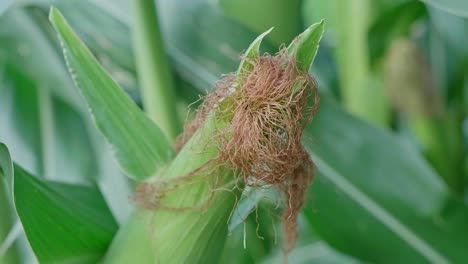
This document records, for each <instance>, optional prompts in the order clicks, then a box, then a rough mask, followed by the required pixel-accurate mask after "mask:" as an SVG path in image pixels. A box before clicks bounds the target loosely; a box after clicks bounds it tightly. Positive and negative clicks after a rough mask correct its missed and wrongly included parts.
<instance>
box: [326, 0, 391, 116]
mask: <svg viewBox="0 0 468 264" xmlns="http://www.w3.org/2000/svg"><path fill="white" fill-rule="evenodd" d="M338 2H339V1H338ZM344 2H345V3H341V2H340V4H337V5H336V7H337V8H336V10H335V12H336V18H337V19H338V20H337V21H336V29H337V32H336V33H337V48H336V56H337V60H338V66H339V71H340V79H341V92H342V96H343V102H344V104H345V106H346V108H347V109H348V110H349V111H350V112H352V113H354V114H356V115H358V116H360V117H362V118H364V119H366V120H368V121H371V122H373V123H375V124H380V125H385V124H386V123H387V122H388V107H387V105H386V103H385V96H384V92H383V85H379V83H376V82H373V80H372V79H371V78H369V77H370V76H371V71H370V66H369V58H368V47H367V31H368V26H369V12H370V6H369V5H370V3H369V1H368V0H358V1H344Z"/></svg>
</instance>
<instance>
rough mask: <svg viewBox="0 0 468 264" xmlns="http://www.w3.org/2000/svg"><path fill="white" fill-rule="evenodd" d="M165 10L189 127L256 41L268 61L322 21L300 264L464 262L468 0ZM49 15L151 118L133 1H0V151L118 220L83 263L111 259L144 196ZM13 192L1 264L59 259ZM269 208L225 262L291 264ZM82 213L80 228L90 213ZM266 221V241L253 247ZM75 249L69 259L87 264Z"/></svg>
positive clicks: (250, 3)
mask: <svg viewBox="0 0 468 264" xmlns="http://www.w3.org/2000/svg"><path fill="white" fill-rule="evenodd" d="M156 3H157V12H158V16H159V17H158V18H159V21H160V24H161V31H162V36H163V40H164V44H165V51H166V53H167V55H168V57H169V61H170V66H171V70H172V73H173V77H174V80H175V87H177V90H176V95H177V109H178V113H177V117H178V119H179V121H180V127H182V124H183V122H184V120H186V119H187V107H188V106H189V104H190V103H192V102H194V101H195V100H197V99H198V95H199V94H203V93H205V92H206V91H207V90H209V89H210V88H211V87H213V83H214V82H215V81H216V80H217V79H219V78H220V77H221V74H223V73H228V72H232V71H234V70H236V67H237V65H238V63H239V55H240V54H241V52H242V51H244V50H245V49H246V48H247V47H248V45H249V44H250V43H251V42H252V40H253V39H255V37H256V36H257V35H258V34H260V33H261V32H263V31H265V30H266V29H268V28H270V27H271V26H274V27H275V29H274V31H273V32H272V34H271V35H269V36H268V38H267V41H265V42H264V43H263V44H262V50H263V51H265V52H270V53H274V52H276V51H277V50H278V47H279V45H281V44H282V43H289V42H290V41H291V40H292V39H293V38H294V36H296V35H297V34H299V33H300V32H302V30H304V29H305V28H306V27H307V26H309V25H310V24H312V23H314V22H317V21H319V20H321V19H323V18H324V19H325V21H326V28H325V30H326V31H325V35H324V38H323V40H322V42H321V45H320V48H319V51H318V54H317V57H316V60H315V62H314V65H313V67H312V69H311V74H313V76H314V77H315V78H316V79H317V81H318V84H319V90H320V93H321V97H322V110H321V112H320V113H319V114H318V115H317V117H316V118H315V119H314V120H313V122H312V123H311V125H310V126H309V127H308V128H307V129H306V133H305V137H304V144H305V145H306V147H307V149H308V150H309V151H310V152H311V155H312V158H313V160H314V162H315V163H316V165H317V167H318V173H317V175H316V178H315V181H314V184H313V186H312V187H311V190H310V195H309V199H308V203H307V205H306V208H305V209H304V211H303V214H302V216H301V219H300V228H301V232H300V236H299V242H298V245H297V246H296V248H295V249H294V250H293V252H292V253H291V254H290V256H289V261H290V263H363V262H364V263H466V261H467V259H468V192H467V191H468V188H467V186H468V155H467V154H468V118H467V113H468V88H467V87H468V44H467V43H468V2H467V1H464V0H438V1H436V0H425V1H416V0H414V1H410V0H373V1H371V0H274V1H272V0H218V1H213V0H158V1H156ZM51 4H53V5H54V6H56V7H57V8H58V9H60V10H61V11H62V12H63V14H64V16H65V17H66V18H67V20H68V21H69V23H70V24H71V26H72V27H73V29H74V30H75V31H76V32H77V34H78V35H79V36H80V37H81V38H82V40H83V41H84V42H85V43H86V44H87V45H88V47H90V49H91V50H92V52H93V53H94V54H95V56H96V57H97V59H98V60H99V61H100V63H101V64H102V65H103V66H104V67H105V69H106V70H107V71H108V72H109V73H110V74H111V75H112V77H113V78H114V80H116V81H117V82H118V83H119V84H120V85H121V86H122V87H123V88H124V89H125V91H126V92H127V93H128V94H129V95H130V96H131V97H132V98H133V99H134V100H135V101H136V102H137V103H138V104H140V105H141V101H142V99H141V96H140V92H139V85H138V83H137V82H138V81H137V76H136V70H135V62H134V56H133V50H132V38H131V35H132V33H131V26H132V21H133V20H132V19H133V18H132V13H131V12H130V11H129V10H130V7H129V4H130V2H129V1H125V0H75V1H72V0H68V1H65V0H10V1H8V0H7V1H5V0H0V142H3V143H5V144H6V145H7V146H8V147H9V149H10V151H11V153H12V157H13V160H14V161H15V163H17V164H18V165H20V166H21V167H23V168H25V169H26V170H27V171H29V172H30V173H32V174H35V175H38V177H40V178H41V179H43V180H45V181H47V182H61V183H67V184H69V185H80V186H93V188H94V186H96V187H97V193H98V194H99V195H102V198H101V197H99V198H97V199H101V200H103V201H102V204H100V205H99V206H102V207H103V208H107V207H108V208H109V210H110V216H109V217H110V218H109V225H111V227H109V228H110V231H109V232H110V235H109V236H105V237H104V238H103V239H102V241H100V242H99V243H98V244H96V248H92V246H90V247H87V248H86V249H82V250H83V252H87V251H92V252H94V253H95V254H97V255H99V256H102V255H103V254H105V249H106V247H107V245H108V244H109V243H110V242H111V239H112V234H113V233H114V232H115V231H116V229H117V225H116V224H115V223H118V224H121V223H122V222H123V221H124V220H125V219H126V217H127V216H128V214H129V212H130V210H131V207H132V205H131V203H130V199H129V197H130V196H131V193H132V189H133V186H134V183H133V182H131V181H130V180H128V179H127V178H126V177H125V176H124V175H123V174H122V173H121V172H120V170H119V168H118V166H117V165H116V162H115V161H114V158H113V157H112V153H111V150H110V147H109V145H108V144H107V143H106V142H105V141H104V140H103V138H102V137H101V136H100V135H99V134H98V132H97V130H96V129H95V127H94V125H93V124H92V122H91V119H90V118H89V115H88V113H87V109H86V107H85V104H84V102H83V100H82V98H81V97H80V96H79V95H78V93H77V90H76V89H75V87H74V84H73V82H72V80H71V78H70V76H69V74H68V71H67V68H66V65H65V62H64V60H63V56H62V51H61V47H60V43H59V42H58V39H57V37H56V34H55V32H54V31H53V29H52V26H51V25H50V23H49V21H48V20H47V12H48V10H49V7H50V5H51ZM2 184H3V182H2ZM4 187H5V186H2V188H0V263H34V262H36V261H37V259H36V256H37V255H38V253H37V250H47V251H48V252H52V253H50V254H53V252H56V251H57V252H60V250H61V248H60V247H58V248H54V247H48V248H47V247H41V246H40V245H35V244H34V243H39V244H40V243H41V241H42V240H41V239H40V238H41V236H43V237H47V235H48V234H47V230H48V229H49V228H50V227H49V226H47V223H49V224H50V222H47V221H37V224H36V225H35V228H37V229H38V230H43V231H44V232H43V233H42V234H38V235H37V236H38V238H39V240H37V239H32V238H31V235H28V232H27V231H28V230H23V229H24V228H23V226H22V224H21V223H20V222H19V220H18V218H17V216H16V213H15V211H14V209H13V207H12V203H11V202H10V199H8V194H7V193H8V191H7V190H6V189H7V187H5V188H4ZM24 188H25V191H24V194H22V195H24V200H25V201H26V200H27V199H32V198H31V197H34V196H33V195H32V194H33V193H35V191H37V190H38V187H37V186H35V185H34V184H32V183H25V187H24ZM28 188H30V189H28ZM39 189H40V188H39ZM51 190H53V188H51ZM51 193H54V195H55V194H57V193H56V192H51ZM59 194H60V193H59ZM61 195H62V194H60V195H57V197H59V198H60V197H62V196H61ZM260 195H262V194H260ZM46 197H48V198H50V199H51V200H54V199H59V198H56V197H55V196H54V197H55V198H54V197H52V196H46ZM51 197H52V198H51ZM72 197H74V196H72ZM77 197H78V199H76V200H73V201H71V202H70V201H65V200H66V199H65V200H64V202H70V204H69V206H73V202H75V203H79V202H80V201H79V200H80V199H79V196H77ZM250 197H252V196H250ZM20 198H21V197H20ZM62 198H63V197H62ZM45 201H47V200H45ZM56 202H57V201H56ZM264 202H265V201H262V202H260V207H259V208H260V209H259V212H258V214H259V215H260V217H258V216H256V214H255V213H254V214H250V215H249V213H250V212H251V209H252V208H253V207H254V206H255V204H256V203H257V201H256V199H245V201H244V202H243V203H242V204H241V207H240V208H239V209H238V211H239V214H238V215H239V217H237V218H236V217H235V218H234V219H232V221H231V223H230V230H231V233H232V234H231V235H230V236H229V237H228V241H227V244H226V246H225V249H224V252H223V257H222V260H221V263H281V262H282V253H281V246H280V243H274V241H275V240H276V236H277V235H275V233H274V232H273V230H274V228H273V227H272V226H277V225H278V223H277V222H275V221H276V220H275V221H274V222H273V223H272V221H271V219H270V217H268V213H267V212H265V211H263V209H262V208H263V207H262V203H264ZM57 203H60V201H58V202H57ZM25 206H26V208H30V210H31V212H33V211H34V210H36V212H39V211H40V212H42V213H37V214H32V213H31V216H30V217H31V218H32V219H36V218H43V217H45V218H47V217H53V215H48V213H49V212H47V204H41V205H37V204H34V203H26V205H25ZM17 207H18V205H17ZM43 207H44V208H45V209H44V208H43ZM76 208H77V209H76V210H78V211H77V212H76V213H78V214H79V213H80V211H79V210H80V209H79V208H81V207H80V206H78V205H77V207H76ZM17 209H18V208H17ZM106 217H107V216H106ZM243 218H245V219H246V220H245V221H242V219H243ZM241 222H244V223H243V224H242V223H241ZM35 223H36V222H35ZM41 223H42V224H41ZM258 223H259V227H260V233H261V235H262V236H263V237H265V239H264V240H262V239H260V238H259V237H258V236H257V232H256V229H257V225H258ZM114 225H115V226H114ZM77 228H78V227H77ZM278 228H279V227H278ZM25 231H26V235H27V236H25ZM51 239H52V238H51ZM278 240H280V238H278ZM28 241H29V242H28ZM244 241H245V242H244ZM29 243H31V245H29ZM67 243H71V245H70V247H72V244H73V242H70V241H69V239H64V240H63V241H58V242H57V243H56V244H58V245H60V244H62V245H61V246H64V245H65V247H66V246H67ZM244 243H245V244H246V248H244ZM90 244H92V245H95V244H93V243H90ZM31 248H32V249H33V250H34V252H35V253H33V251H32V250H31ZM38 248H43V249H38ZM80 250H81V249H76V250H75V249H74V250H72V251H71V252H72V253H70V254H75V255H73V256H72V255H67V257H68V258H72V257H76V259H78V257H79V256H80V252H81V251H80ZM57 254H59V253H57ZM78 262H79V261H78Z"/></svg>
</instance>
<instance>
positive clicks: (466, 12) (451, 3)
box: [421, 0, 468, 17]
mask: <svg viewBox="0 0 468 264" xmlns="http://www.w3.org/2000/svg"><path fill="white" fill-rule="evenodd" d="M421 1H423V2H424V3H426V4H428V5H431V6H433V7H436V8H439V9H442V10H444V11H446V12H449V13H452V14H455V15H457V16H462V17H468V2H467V1H465V0H421Z"/></svg>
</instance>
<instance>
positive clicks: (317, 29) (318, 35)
mask: <svg viewBox="0 0 468 264" xmlns="http://www.w3.org/2000/svg"><path fill="white" fill-rule="evenodd" d="M324 32H325V21H324V20H322V21H320V22H318V23H315V24H312V25H310V26H309V27H308V28H307V29H306V30H305V31H304V32H302V33H301V34H300V35H299V36H297V37H296V38H295V39H294V40H293V41H292V42H291V44H289V46H288V54H289V55H290V56H292V57H294V58H295V59H296V62H297V65H298V67H299V69H301V70H303V71H305V72H308V71H309V69H310V67H311V66H312V63H313V62H314V59H315V55H317V51H318V48H319V42H320V40H321V39H322V36H323V33H324Z"/></svg>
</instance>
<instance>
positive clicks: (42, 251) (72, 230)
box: [13, 166, 117, 263]
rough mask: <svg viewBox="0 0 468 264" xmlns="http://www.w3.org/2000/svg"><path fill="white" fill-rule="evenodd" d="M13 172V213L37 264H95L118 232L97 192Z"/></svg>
mask: <svg viewBox="0 0 468 264" xmlns="http://www.w3.org/2000/svg"><path fill="white" fill-rule="evenodd" d="M14 173H15V176H14V183H13V185H14V187H13V193H14V200H15V207H16V211H17V213H18V216H19V218H20V220H21V223H22V225H23V228H24V231H25V233H26V237H27V239H28V241H29V243H30V245H31V248H32V249H33V251H34V253H35V255H36V257H37V258H38V260H39V262H41V263H71V262H73V263H83V262H86V263H90V262H96V261H98V260H99V259H100V258H101V257H102V255H103V254H104V252H105V250H106V248H107V246H108V245H109V243H110V241H111V240H112V238H113V236H114V233H115V232H116V230H117V223H116V222H115V220H114V218H113V216H112V214H111V212H110V211H109V208H108V207H107V205H106V203H105V201H104V199H103V197H102V195H101V194H100V192H99V190H98V189H97V188H95V187H86V186H78V185H68V184H63V183H58V182H51V181H43V180H39V179H37V178H35V177H33V176H31V175H30V174H29V173H27V172H26V171H24V170H23V169H21V168H20V167H18V166H15V172H14Z"/></svg>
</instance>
